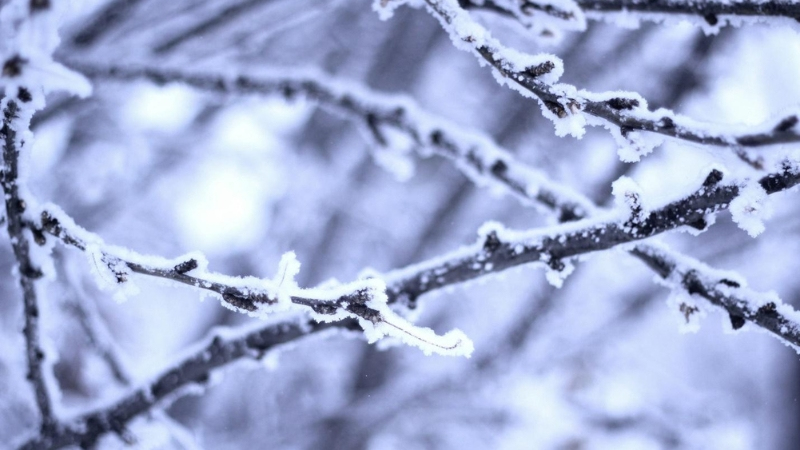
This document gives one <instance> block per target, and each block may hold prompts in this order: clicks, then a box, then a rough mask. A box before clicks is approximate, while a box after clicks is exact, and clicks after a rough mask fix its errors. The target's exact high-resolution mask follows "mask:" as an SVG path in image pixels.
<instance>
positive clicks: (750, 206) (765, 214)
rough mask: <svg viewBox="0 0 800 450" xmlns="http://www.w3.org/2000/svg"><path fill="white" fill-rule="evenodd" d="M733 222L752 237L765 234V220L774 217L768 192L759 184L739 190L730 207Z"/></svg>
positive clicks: (753, 183)
mask: <svg viewBox="0 0 800 450" xmlns="http://www.w3.org/2000/svg"><path fill="white" fill-rule="evenodd" d="M730 211H731V216H732V217H733V221H734V222H736V224H737V225H739V228H741V229H742V230H744V231H746V232H747V234H749V235H750V236H752V237H756V236H758V235H759V234H761V233H763V232H764V229H765V227H764V222H763V221H764V219H768V218H769V217H770V216H771V215H772V208H771V206H770V204H769V198H768V196H767V192H766V191H765V190H764V188H762V187H761V185H760V184H759V183H757V182H749V183H747V184H746V185H745V186H744V187H743V188H741V189H740V190H739V196H737V197H736V198H735V199H733V201H732V202H731V205H730Z"/></svg>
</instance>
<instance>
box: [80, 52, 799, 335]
mask: <svg viewBox="0 0 800 450" xmlns="http://www.w3.org/2000/svg"><path fill="white" fill-rule="evenodd" d="M79 67H80V68H81V70H83V71H84V73H85V74H87V75H88V76H91V77H93V78H112V79H122V80H136V79H149V80H151V81H153V82H156V83H159V84H163V83H171V82H180V83H185V84H187V85H190V86H193V87H195V88H198V89H204V90H213V91H217V92H222V93H237V94H255V95H282V96H284V97H285V98H287V99H293V98H295V97H297V96H303V97H304V98H306V99H308V100H310V101H314V102H317V103H319V104H320V105H322V106H323V107H326V108H328V109H332V110H334V111H335V112H339V113H343V114H346V115H347V116H349V117H350V118H351V119H353V120H355V121H356V122H358V123H363V124H365V129H367V130H368V131H369V132H370V133H371V134H372V136H373V137H374V141H375V142H376V144H378V145H381V146H385V147H387V148H388V150H389V151H392V148H391V147H392V146H393V145H396V144H395V143H394V142H393V141H391V139H390V138H388V137H386V136H387V135H386V131H387V130H386V129H385V128H389V129H391V130H393V131H395V132H400V133H403V134H404V135H405V136H406V137H407V138H408V139H411V140H412V141H413V142H414V143H415V144H416V145H417V146H419V147H423V148H424V149H429V150H432V151H433V152H434V153H436V154H438V155H440V156H443V157H446V158H448V159H450V160H452V161H454V162H455V165H456V167H458V168H459V169H461V170H462V171H463V172H464V173H465V174H466V175H468V176H470V177H471V178H472V179H473V180H475V182H476V183H478V184H479V185H482V184H488V185H490V186H492V187H494V188H499V189H501V190H505V191H506V192H508V193H510V194H512V195H513V196H514V197H516V198H517V199H519V200H521V201H522V202H523V204H526V205H540V206H544V207H546V208H547V209H549V210H551V211H553V212H555V213H557V215H558V216H559V221H560V222H568V221H574V220H579V219H586V218H589V217H592V216H595V215H596V214H597V213H598V210H597V208H596V207H595V206H594V205H593V204H592V203H591V202H590V201H589V200H588V199H586V198H585V197H583V196H582V195H580V194H578V193H576V192H574V191H572V190H571V189H568V188H566V187H564V186H561V185H559V184H558V183H555V182H553V181H551V180H549V179H548V178H547V177H546V176H545V175H544V174H542V173H540V172H538V171H536V170H535V169H533V168H531V167H529V166H527V165H526V164H524V163H522V162H521V161H519V160H517V159H516V158H515V157H514V156H513V155H512V154H511V153H509V152H508V151H506V150H503V149H501V148H499V147H497V145H496V144H494V143H493V142H492V141H491V139H490V138H488V137H486V136H483V135H481V134H478V133H475V132H473V131H469V130H465V129H463V128H459V127H457V126H456V125H454V124H451V123H448V122H446V121H445V120H443V119H441V118H438V117H432V116H430V115H429V114H426V113H425V112H423V111H421V110H420V109H419V107H418V106H416V105H415V104H414V103H413V102H412V101H411V100H410V99H408V98H405V97H396V96H395V97H393V96H387V95H381V94H379V93H376V92H373V91H367V90H365V89H364V88H363V87H354V86H348V85H347V84H345V83H342V82H339V81H335V80H331V79H330V78H329V77H328V78H324V77H321V76H312V75H308V74H305V75H304V76H298V77H291V76H286V75H283V76H279V75H275V76H262V77H255V76H254V77H250V76H235V77H234V76H228V77H225V76H220V75H213V74H208V73H205V74H204V73H193V72H186V71H179V70H173V71H170V70H163V69H158V68H154V67H147V68H142V67H140V68H130V67H127V68H126V67H116V66H114V67H106V68H101V67H97V66H90V65H86V64H84V65H81V66H79ZM421 153H423V154H425V152H424V151H421ZM792 167H793V166H792V165H787V166H786V167H784V170H783V171H782V172H779V173H775V174H772V175H769V176H766V177H764V178H762V179H761V180H760V186H762V188H763V189H765V190H767V191H768V192H769V193H772V192H777V191H779V190H783V189H785V188H786V187H790V186H788V185H787V183H789V184H791V185H793V184H796V183H797V174H796V172H794V171H793V169H792ZM792 173H794V175H791V174H792ZM721 177H722V173H721V172H714V173H712V174H709V178H708V180H706V183H705V185H704V186H701V187H700V189H699V190H698V192H697V193H695V195H700V196H703V195H708V197H704V198H696V199H692V200H690V199H689V198H687V199H685V200H684V201H682V202H678V203H676V204H675V205H673V206H672V207H666V208H664V209H663V210H662V211H660V212H659V213H657V215H655V216H652V218H651V217H649V216H648V215H647V214H653V213H654V212H647V211H644V210H643V209H642V208H641V205H638V206H637V205H635V204H628V205H627V206H628V207H630V208H638V212H637V214H638V217H636V220H637V221H639V222H638V223H636V224H635V225H634V226H633V227H631V225H632V224H634V223H633V222H626V223H624V224H623V227H622V228H623V229H625V231H627V232H628V233H630V234H628V235H627V236H625V232H623V233H622V235H621V236H618V237H616V238H614V237H612V235H614V234H615V233H617V232H619V230H617V228H616V227H612V229H613V230H616V231H610V230H608V229H607V228H605V227H606V226H607V225H599V226H598V228H597V229H595V230H591V229H589V230H586V229H582V231H577V232H574V233H573V234H571V235H567V234H558V233H557V232H556V234H554V235H553V236H551V237H550V238H549V239H550V241H555V242H561V241H563V243H564V246H565V248H564V249H562V250H560V251H556V252H555V253H553V252H552V251H546V250H541V249H540V251H541V254H537V253H536V252H534V253H532V254H531V253H528V254H527V255H526V256H522V253H524V252H525V249H524V246H523V247H520V248H522V250H523V251H522V252H520V255H515V256H520V257H521V258H522V260H518V261H511V259H513V258H506V257H502V258H500V259H501V260H503V261H500V262H499V263H498V261H495V260H491V259H490V258H489V256H488V255H480V252H481V251H482V250H481V249H480V248H479V247H480V245H478V246H477V247H476V249H474V250H473V252H474V253H473V254H471V255H470V256H468V257H467V258H466V260H465V261H464V262H456V261H455V260H451V261H450V262H448V263H445V266H447V265H450V268H447V267H443V266H442V265H441V264H440V263H439V264H436V263H434V264H433V267H435V268H434V269H433V270H428V269H423V268H424V267H426V264H424V263H423V264H422V265H419V266H415V269H413V270H409V269H403V270H402V271H399V272H397V273H403V274H405V275H404V276H398V275H397V273H395V275H390V276H389V278H388V279H389V280H391V279H392V278H393V277H394V278H399V279H395V280H394V281H392V282H390V283H389V285H390V290H389V301H390V302H394V301H397V300H401V301H403V302H410V303H408V304H413V302H414V300H415V299H416V298H417V297H418V296H420V295H422V293H424V292H428V291H430V290H432V289H437V288H438V287H442V286H446V285H450V284H452V283H457V282H460V281H465V280H468V279H472V278H474V277H479V276H482V275H484V274H485V273H491V272H493V271H496V270H502V268H503V267H510V266H515V265H518V264H521V263H524V262H528V261H537V260H540V259H541V258H542V256H544V258H545V259H546V260H547V262H548V264H551V261H552V264H554V265H555V267H560V264H561V263H562V259H565V258H569V257H570V256H574V255H576V254H583V253H585V252H589V251H596V250H601V249H605V248H610V246H614V245H618V244H619V243H624V242H631V241H633V240H637V239H640V238H641V237H647V236H651V235H652V234H657V233H660V232H662V231H665V230H667V229H671V228H675V227H678V226H683V225H687V224H688V225H689V226H692V227H695V228H699V229H704V228H705V221H706V219H705V216H706V215H707V214H712V213H713V211H715V210H717V209H719V208H724V207H726V205H727V204H728V203H729V202H730V201H731V199H734V198H736V197H737V196H738V190H739V187H738V186H737V185H729V186H727V187H724V186H717V184H718V183H719V182H720V181H721ZM709 189H720V190H721V191H720V192H718V193H716V194H713V195H712V194H711V193H710V192H709V191H708V190H709ZM628 194H629V196H628V197H626V198H625V199H627V200H630V195H632V194H630V193H628ZM623 197H625V194H623ZM648 221H649V222H648ZM584 232H586V233H588V234H587V235H586V236H582V238H583V240H585V242H584V243H582V242H581V241H580V240H578V239H576V237H575V236H576V235H582V234H583V233H584ZM640 233H641V237H639V236H640ZM487 239H488V238H487ZM499 243H500V242H499V241H498V242H497V243H495V244H488V245H489V246H492V245H496V244H499ZM479 244H481V243H479ZM482 245H487V244H482ZM511 246H512V243H506V247H507V248H508V247H511ZM514 246H516V245H514ZM567 247H571V248H573V249H580V250H579V252H578V253H573V252H574V251H575V250H569V249H568V248H567ZM530 251H531V250H530V249H528V252H530ZM632 254H633V255H634V256H636V257H638V258H639V259H642V260H643V261H644V262H646V263H647V264H648V265H649V266H650V267H654V268H656V267H661V268H664V267H673V269H672V270H670V271H668V273H665V272H663V271H662V270H656V272H657V273H658V274H659V275H661V276H662V277H664V278H669V277H672V276H673V274H674V273H678V272H680V270H679V269H680V267H690V269H686V270H684V271H683V272H681V273H686V272H687V271H689V270H691V271H692V272H691V273H697V274H699V275H698V276H700V277H701V278H702V279H704V280H713V281H707V283H706V285H707V288H706V289H704V291H703V292H716V291H714V290H713V289H712V288H711V286H720V285H725V282H726V280H729V279H730V278H731V276H730V274H725V275H724V276H722V275H719V273H717V272H714V271H713V269H710V268H707V266H705V265H703V264H702V263H700V262H697V261H693V260H691V259H689V258H687V257H685V256H682V255H678V254H675V253H674V252H671V251H670V250H668V249H666V248H663V247H657V248H653V247H651V246H649V245H646V244H640V245H638V246H636V247H634V248H633V250H632ZM455 259H456V260H457V258H455ZM676 261H682V265H681V266H679V265H678V264H677V263H676ZM427 265H430V264H427ZM456 266H460V267H462V269H455V267H456ZM466 266H469V267H470V268H469V270H466V271H464V270H463V267H466ZM487 268H488V269H487ZM415 271H419V273H414V272H415ZM462 272H463V273H462ZM556 274H557V271H556V272H551V275H553V276H555V275H556ZM451 277H452V278H451ZM726 277H727V278H726ZM439 279H441V281H440V282H439V283H437V281H436V280H439ZM557 279H558V278H557V277H556V278H554V280H557ZM423 281H424V282H423ZM741 283H742V282H741V281H740V282H737V284H741ZM686 286H688V285H687V284H686V283H683V284H679V285H678V286H677V287H678V288H682V289H686ZM218 292H221V291H218ZM727 292H728V294H729V295H728V296H721V294H719V293H717V294H716V296H714V297H710V298H709V300H710V301H712V303H714V304H716V305H718V306H721V307H723V308H725V309H726V310H727V312H728V313H729V314H731V316H732V317H745V318H747V319H751V318H755V317H756V316H754V315H752V314H745V313H742V312H741V311H740V310H739V309H736V308H733V309H732V306H731V305H739V304H748V303H743V302H745V300H744V299H746V298H750V297H752V296H753V295H756V294H752V293H748V292H746V291H742V292H741V293H740V292H738V291H732V290H731V288H730V287H729V288H728V291H727ZM730 295H736V296H738V297H731V296H730ZM759 295H761V294H759ZM734 298H735V299H736V300H734ZM750 303H752V302H750ZM737 308H738V307H737ZM756 309H757V308H756ZM782 320H783V321H784V322H785V323H788V321H789V319H787V318H784V319H782ZM753 322H754V323H756V324H758V325H762V326H763V324H762V323H761V322H759V321H757V320H755V319H754V320H753ZM784 322H782V323H784ZM764 323H766V322H764ZM765 328H767V329H769V330H770V331H773V332H775V333H776V334H778V335H779V336H781V337H783V338H784V339H786V340H787V341H789V342H792V343H794V344H796V345H800V340H798V339H797V337H796V336H793V335H791V333H792V332H793V331H792V330H794V327H787V328H786V329H785V330H784V331H783V332H781V330H782V328H780V327H779V328H775V327H772V326H765ZM786 330H789V331H788V332H787V331H786ZM787 333H789V334H787Z"/></svg>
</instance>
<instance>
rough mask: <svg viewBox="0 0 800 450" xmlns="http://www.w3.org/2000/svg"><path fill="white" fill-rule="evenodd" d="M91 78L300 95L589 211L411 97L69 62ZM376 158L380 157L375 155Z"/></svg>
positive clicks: (525, 192)
mask: <svg viewBox="0 0 800 450" xmlns="http://www.w3.org/2000/svg"><path fill="white" fill-rule="evenodd" d="M72 65H73V66H74V67H75V68H76V69H78V70H80V71H81V72H82V73H83V74H85V75H86V76H88V77H90V78H93V79H96V80H102V79H112V80H139V79H146V80H150V81H152V82H154V83H157V84H167V83H181V84H186V85H188V86H191V87H193V88H196V89H201V90H206V91H212V92H219V93H224V94H239V95H260V96H274V95H280V96H282V97H284V98H285V99H287V100H293V99H296V98H298V97H302V98H304V99H306V100H309V101H312V102H315V103H317V104H319V105H321V106H322V107H323V108H326V109H328V110H331V111H332V112H335V113H339V114H344V115H345V116H347V117H348V118H350V119H352V120H354V121H355V122H356V123H359V124H362V125H363V128H364V130H366V131H367V133H368V134H369V135H370V136H371V138H372V139H373V141H374V142H375V143H376V144H377V145H378V147H382V148H385V149H387V150H388V151H389V152H390V153H392V152H393V153H395V154H401V152H400V151H398V150H397V149H396V148H394V147H397V146H398V145H397V143H395V142H392V141H393V136H395V135H396V134H397V133H399V134H401V135H403V136H404V138H405V139H407V140H410V141H411V142H412V143H413V144H414V146H415V147H416V149H417V150H418V152H419V153H420V154H421V155H427V154H428V152H433V153H435V154H436V155H439V156H442V157H445V158H447V159H450V160H453V161H455V162H456V164H457V166H458V167H459V168H460V169H461V170H462V171H464V172H465V173H466V174H467V175H468V176H470V177H471V178H472V179H473V180H475V181H476V183H478V184H485V183H489V182H492V180H494V181H496V182H500V185H502V186H504V187H506V188H508V189H510V190H511V192H512V193H514V195H516V196H517V197H518V198H522V199H525V200H526V201H527V202H528V203H529V204H534V205H544V206H546V207H547V208H551V209H555V210H557V212H558V213H559V215H560V217H561V218H562V220H565V221H569V220H574V219H575V218H577V217H583V216H585V215H586V214H587V212H589V210H590V209H592V208H594V207H593V205H592V204H591V203H590V202H588V201H586V200H585V199H583V198H581V197H580V196H577V195H576V194H574V193H572V192H570V190H569V189H564V188H563V187H561V186H559V185H557V184H555V183H552V182H550V181H549V180H548V179H547V177H546V176H545V175H544V174H542V173H541V172H539V171H537V170H534V169H533V168H530V167H527V166H524V165H521V164H514V163H509V161H513V156H512V155H511V154H510V153H508V152H506V151H504V150H501V149H499V148H497V146H496V145H495V144H494V143H493V142H492V141H491V139H489V138H488V137H487V136H485V135H482V134H480V133H476V132H474V131H469V130H465V129H464V128H463V127H457V126H455V125H454V124H452V123H449V122H448V121H446V120H443V119H442V118H439V117H432V116H431V115H429V114H427V113H425V112H424V111H422V110H420V108H419V107H418V106H417V105H416V103H415V102H414V101H413V100H411V99H410V98H407V97H403V96H398V95H386V94H380V93H377V92H374V91H369V90H366V89H365V88H364V87H362V86H355V85H352V84H348V83H344V82H342V81H338V80H334V79H331V77H330V76H324V75H320V74H312V73H308V72H301V73H297V74H289V75H287V73H286V71H285V70H283V71H276V72H274V73H271V74H262V75H220V74H214V73H213V72H209V71H199V70H192V71H187V70H180V69H165V68H159V67H155V66H147V67H135V66H132V67H129V66H122V65H119V66H118V65H114V66H109V65H100V64H91V63H86V62H75V63H73V64H72ZM378 156H380V155H378Z"/></svg>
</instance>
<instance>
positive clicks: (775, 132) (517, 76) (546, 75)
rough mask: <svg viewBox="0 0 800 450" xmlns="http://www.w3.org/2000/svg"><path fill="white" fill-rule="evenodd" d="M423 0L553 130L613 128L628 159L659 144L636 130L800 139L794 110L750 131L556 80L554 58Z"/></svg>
mask: <svg viewBox="0 0 800 450" xmlns="http://www.w3.org/2000/svg"><path fill="white" fill-rule="evenodd" d="M425 3H426V5H427V6H428V10H429V11H430V12H431V14H432V15H434V16H435V17H436V18H438V19H439V21H440V22H441V23H442V27H443V28H444V29H445V30H446V31H447V32H448V33H449V34H450V37H451V39H452V40H453V42H454V43H455V44H456V46H457V47H458V48H460V49H463V50H467V51H469V52H471V53H473V54H475V55H476V56H477V57H478V58H479V59H481V60H483V61H486V62H488V63H489V64H490V65H491V66H492V67H494V69H495V70H496V71H497V72H496V75H497V78H498V81H499V82H501V83H502V84H508V85H510V86H511V87H513V88H514V89H516V90H519V91H520V92H521V93H522V94H523V95H531V94H532V95H533V96H535V97H536V98H537V99H538V100H539V102H540V104H541V106H542V111H543V112H544V113H545V115H546V116H547V117H548V118H550V119H551V120H553V122H554V123H555V124H556V132H557V133H558V134H572V135H575V136H580V135H582V134H583V132H584V127H585V126H586V125H599V126H605V127H607V128H614V131H613V133H612V134H614V135H615V137H616V138H617V140H618V141H619V142H620V144H621V145H623V146H624V147H631V151H629V152H626V154H625V156H623V158H624V159H625V160H627V161H636V160H638V159H639V157H641V155H643V154H646V153H648V152H649V151H651V150H652V149H653V148H654V147H655V146H656V145H658V144H659V143H660V142H656V141H654V142H644V141H643V140H642V138H641V137H640V136H637V135H636V134H635V132H649V133H655V134H657V135H661V136H666V137H669V138H674V139H679V140H682V141H686V142H692V143H696V144H701V145H708V146H717V147H728V148H733V149H737V148H740V147H763V146H768V145H775V144H786V143H795V142H800V131H798V130H797V127H796V125H797V123H798V117H797V115H789V116H787V117H785V118H784V119H782V120H780V121H778V122H777V123H774V124H769V125H764V126H759V127H757V128H756V129H755V130H753V131H750V130H747V131H739V130H723V129H722V128H721V127H720V126H718V125H712V124H706V123H699V122H696V121H694V120H692V119H689V118H687V117H684V116H680V115H678V114H675V113H674V112H672V111H669V110H664V109H660V110H657V111H650V110H649V109H648V108H647V102H646V101H645V100H644V99H643V98H642V97H641V96H639V95H638V94H634V93H613V92H607V93H592V92H587V91H583V90H578V89H576V88H575V87H574V86H570V85H565V84H556V83H555V82H556V80H557V79H558V77H559V76H560V75H561V72H562V71H563V67H562V63H561V61H560V60H559V59H557V58H555V57H553V56H551V55H537V56H533V55H527V54H523V53H520V52H517V51H516V50H513V49H510V48H508V47H505V46H504V45H503V44H502V43H500V41H498V40H497V39H495V38H493V37H492V36H491V35H490V33H489V32H488V31H487V30H486V29H485V28H483V27H482V26H481V25H480V24H478V23H477V22H475V21H474V20H472V18H471V17H470V15H469V13H468V12H466V11H465V10H464V9H462V8H461V7H460V6H459V4H458V2H457V1H456V0H426V1H425ZM389 4H390V5H391V4H392V3H389ZM392 7H394V6H392ZM587 115H588V117H587Z"/></svg>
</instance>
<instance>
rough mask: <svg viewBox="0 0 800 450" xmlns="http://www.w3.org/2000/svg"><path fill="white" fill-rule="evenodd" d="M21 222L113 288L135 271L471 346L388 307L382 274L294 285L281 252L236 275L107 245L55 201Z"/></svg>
mask: <svg viewBox="0 0 800 450" xmlns="http://www.w3.org/2000/svg"><path fill="white" fill-rule="evenodd" d="M25 225H26V226H28V227H30V228H31V229H32V230H34V231H35V232H36V233H37V234H39V235H42V233H43V232H44V233H48V234H50V235H52V236H55V237H57V238H58V239H60V240H61V242H63V243H64V244H67V245H69V246H71V247H74V248H77V249H79V250H82V251H83V252H84V253H86V254H87V256H88V257H89V260H90V261H91V263H92V265H93V269H94V270H95V271H96V273H97V275H98V280H100V281H101V283H103V284H105V285H107V286H108V287H111V288H112V289H115V288H116V289H119V288H122V289H125V288H126V287H127V288H132V286H131V285H130V283H131V281H132V280H131V278H132V274H134V273H135V274H140V275H145V276H149V277H155V278H161V279H165V280H170V281H173V282H176V283H180V284H183V285H186V286H190V287H193V288H196V289H201V290H204V291H209V292H213V293H215V294H217V295H218V296H219V297H220V298H221V300H222V302H223V304H224V305H226V306H228V307H230V308H231V309H233V310H235V311H238V312H246V313H248V314H250V315H253V316H256V317H260V318H265V317H268V316H269V315H272V314H274V313H278V312H284V311H286V310H288V309H289V308H290V307H291V306H301V307H304V308H303V309H305V310H306V311H308V312H310V313H311V315H312V317H313V318H314V319H315V320H317V321H319V322H338V321H342V320H345V319H356V320H357V321H358V323H359V324H360V325H361V327H362V328H363V329H364V332H365V333H366V335H367V338H368V340H369V341H371V342H373V341H376V340H378V339H379V338H381V337H383V336H392V337H395V338H398V339H400V340H401V341H402V342H405V343H407V344H410V345H414V346H417V347H420V348H421V349H422V350H423V351H424V352H425V353H431V352H434V353H439V354H444V355H459V356H469V355H470V354H471V352H472V342H471V341H470V340H469V339H468V338H467V337H466V336H465V335H464V334H463V333H462V332H461V331H459V330H451V331H450V332H448V333H446V334H445V335H443V336H437V335H435V334H434V333H433V331H432V330H430V329H427V328H420V327H415V326H413V325H411V324H410V323H409V322H407V321H406V320H405V319H403V318H401V317H400V316H399V315H397V314H395V313H394V312H392V311H391V309H390V308H389V307H388V306H387V301H388V300H389V298H388V297H387V294H386V292H385V290H386V285H385V284H384V282H383V280H380V279H377V278H367V279H362V280H357V281H354V282H351V283H348V284H341V285H335V286H328V287H322V288H315V289H301V288H299V287H298V286H297V284H296V283H295V281H294V277H295V275H297V272H298V271H299V269H300V264H299V263H298V262H297V261H296V260H295V257H294V253H291V252H290V253H287V254H285V255H284V256H283V258H281V263H280V267H279V269H278V273H277V274H276V276H275V278H274V279H273V280H262V279H259V278H255V277H246V278H238V277H231V276H226V275H222V274H217V273H213V272H209V271H207V269H206V267H207V262H206V261H205V258H204V257H203V256H202V255H200V254H196V255H187V256H185V257H181V258H177V259H175V260H166V259H163V258H158V257H154V256H145V255H140V254H137V253H135V252H132V251H130V250H126V249H118V248H115V247H110V246H106V245H104V244H103V243H102V241H101V240H100V239H99V238H98V237H96V236H94V235H92V234H90V233H88V232H87V231H85V230H83V229H81V228H80V227H78V226H77V225H75V223H74V222H73V221H72V219H71V218H70V217H69V216H67V215H66V214H65V213H64V212H63V211H60V210H59V209H58V208H57V207H55V206H54V205H50V206H45V207H44V208H43V209H42V212H41V226H39V225H37V224H34V223H26V224H25ZM120 293H121V294H123V295H124V292H120Z"/></svg>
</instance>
